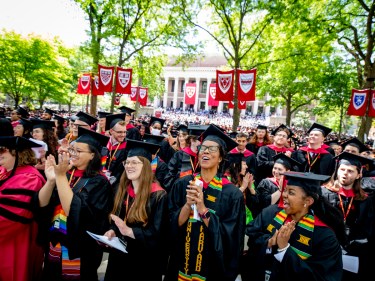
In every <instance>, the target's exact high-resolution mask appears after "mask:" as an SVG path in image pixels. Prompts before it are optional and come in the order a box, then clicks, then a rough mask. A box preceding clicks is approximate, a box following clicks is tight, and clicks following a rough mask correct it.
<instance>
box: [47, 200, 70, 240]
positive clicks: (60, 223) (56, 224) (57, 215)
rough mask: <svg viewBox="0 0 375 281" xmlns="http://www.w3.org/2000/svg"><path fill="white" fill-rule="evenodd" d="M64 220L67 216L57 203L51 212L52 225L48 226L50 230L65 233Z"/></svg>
mask: <svg viewBox="0 0 375 281" xmlns="http://www.w3.org/2000/svg"><path fill="white" fill-rule="evenodd" d="M66 220H67V216H66V214H65V212H64V210H63V208H62V206H61V204H59V205H57V206H56V207H55V210H54V212H53V218H52V226H51V228H50V231H52V232H60V233H62V234H64V235H66Z"/></svg>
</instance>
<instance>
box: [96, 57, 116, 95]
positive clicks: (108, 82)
mask: <svg viewBox="0 0 375 281" xmlns="http://www.w3.org/2000/svg"><path fill="white" fill-rule="evenodd" d="M114 69H115V68H114V66H103V65H100V64H98V73H99V90H101V91H103V92H112V84H113V72H114Z"/></svg>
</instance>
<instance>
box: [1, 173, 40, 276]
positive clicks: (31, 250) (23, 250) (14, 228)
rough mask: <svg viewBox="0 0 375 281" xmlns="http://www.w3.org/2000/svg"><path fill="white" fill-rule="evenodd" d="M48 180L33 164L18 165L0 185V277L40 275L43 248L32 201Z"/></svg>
mask: <svg viewBox="0 0 375 281" xmlns="http://www.w3.org/2000/svg"><path fill="white" fill-rule="evenodd" d="M44 183H45V179H44V178H43V176H42V175H41V174H40V173H39V172H38V170H37V169H35V168H34V167H32V166H23V167H17V168H16V171H15V174H14V175H13V176H12V177H11V178H9V179H8V180H7V181H5V182H3V184H2V185H1V186H0V233H1V235H0V249H1V254H0V280H7V281H32V280H37V278H38V277H40V274H41V270H42V265H43V248H42V247H41V246H39V245H38V244H37V243H36V236H37V232H38V229H37V228H38V227H37V224H36V222H35V221H34V220H33V213H32V211H31V208H30V205H31V204H30V202H31V199H32V196H33V194H35V192H37V191H38V190H40V189H41V188H42V186H43V185H44Z"/></svg>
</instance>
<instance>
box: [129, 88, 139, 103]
mask: <svg viewBox="0 0 375 281" xmlns="http://www.w3.org/2000/svg"><path fill="white" fill-rule="evenodd" d="M137 95H138V87H133V86H132V87H131V90H130V100H131V101H137Z"/></svg>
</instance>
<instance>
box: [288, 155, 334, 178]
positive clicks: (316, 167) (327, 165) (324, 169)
mask: <svg viewBox="0 0 375 281" xmlns="http://www.w3.org/2000/svg"><path fill="white" fill-rule="evenodd" d="M306 153H307V152H306V151H302V150H300V149H299V150H296V151H294V152H293V153H292V156H291V157H292V158H293V159H294V160H296V161H298V162H300V163H301V165H300V168H299V169H298V170H297V171H299V172H311V173H314V174H320V175H332V174H333V172H334V169H335V160H334V159H333V156H332V154H331V153H326V154H320V155H319V156H316V157H319V158H318V159H317V160H316V161H315V163H314V164H313V165H312V167H309V163H308V160H307V155H306ZM314 160H315V158H314V159H313V160H312V162H314Z"/></svg>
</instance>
